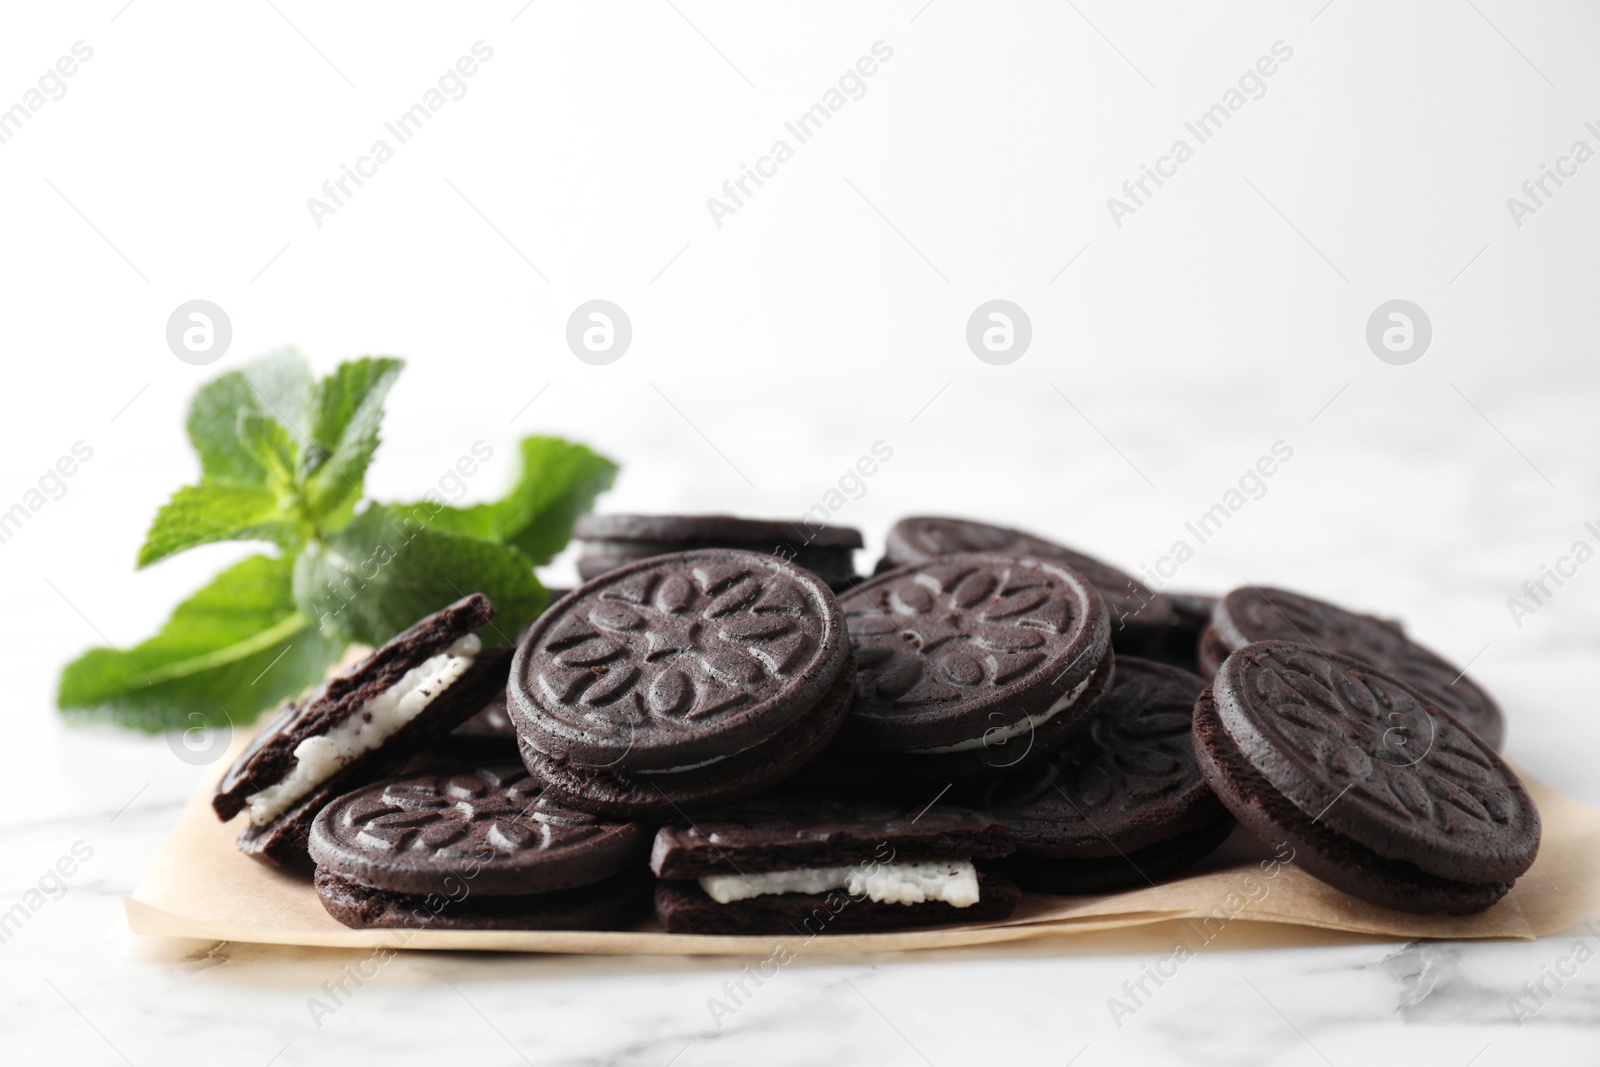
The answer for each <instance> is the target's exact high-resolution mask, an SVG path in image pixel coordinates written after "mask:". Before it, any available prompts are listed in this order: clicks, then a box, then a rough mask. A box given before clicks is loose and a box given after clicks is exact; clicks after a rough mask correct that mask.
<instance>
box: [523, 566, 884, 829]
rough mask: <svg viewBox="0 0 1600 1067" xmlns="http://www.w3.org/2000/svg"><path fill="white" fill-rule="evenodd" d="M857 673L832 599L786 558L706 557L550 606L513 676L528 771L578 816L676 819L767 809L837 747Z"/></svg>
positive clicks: (622, 574)
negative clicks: (717, 810) (744, 807)
mask: <svg viewBox="0 0 1600 1067" xmlns="http://www.w3.org/2000/svg"><path fill="white" fill-rule="evenodd" d="M854 681H855V664H854V662H853V661H852V660H851V658H850V646H849V642H848V638H847V635H846V632H845V626H844V619H843V616H841V614H840V612H839V604H838V601H836V600H835V599H834V597H833V593H832V592H830V591H829V589H828V587H827V586H826V585H825V584H824V583H823V582H822V580H821V579H820V578H819V577H818V576H817V575H815V574H813V573H811V572H810V571H808V570H805V569H803V568H801V567H798V566H795V565H794V564H792V563H789V562H787V561H785V560H782V559H779V558H778V557H776V556H769V555H758V554H756V553H753V552H737V551H731V550H727V549H702V550H699V551H695V552H680V553H674V554H672V555H667V556H655V557H652V558H650V559H647V560H641V561H639V562H636V563H631V564H628V565H626V566H624V567H619V568H617V569H616V570H611V571H607V572H606V573H605V574H602V575H601V576H600V577H598V578H596V579H594V580H593V581H590V582H588V583H586V584H585V585H583V586H582V587H581V588H579V589H578V590H576V591H575V592H573V593H572V594H571V595H570V596H567V597H564V598H563V599H562V600H560V601H558V602H557V603H556V604H554V605H552V606H551V607H550V608H549V609H548V610H547V611H546V612H545V614H544V615H542V616H541V617H540V618H539V619H538V620H537V621H536V622H535V623H534V624H533V627H532V629H530V630H529V631H528V635H527V637H526V638H525V639H524V640H523V642H522V644H521V645H520V646H519V647H518V649H517V656H516V660H515V661H514V663H513V664H512V668H511V682H510V685H509V687H508V694H509V696H510V713H511V721H512V722H513V724H515V726H516V729H517V735H518V739H519V744H520V747H521V750H522V758H523V762H525V763H526V764H527V765H528V769H529V770H530V771H532V772H533V775H534V776H535V777H536V778H538V779H540V780H541V781H543V782H544V783H545V785H546V786H547V787H548V788H549V790H550V791H551V792H552V793H554V794H559V795H560V796H561V797H563V798H565V800H566V801H567V802H568V803H570V804H571V805H572V806H573V807H576V808H581V809H583V810H585V811H592V812H595V813H596V814H600V815H606V816H620V817H639V816H646V815H658V814H665V815H672V814H675V813H676V812H677V811H679V810H694V809H697V808H704V807H709V806H712V805H716V804H721V803H726V802H728V801H732V800H736V799H740V798H743V797H748V796H753V795H754V794H756V793H758V792H760V791H761V790H762V789H764V788H766V787H767V786H769V785H772V784H774V783H776V782H778V781H780V780H782V779H783V778H785V777H787V776H789V775H790V774H792V773H793V772H794V771H795V770H797V769H798V768H799V767H800V766H801V765H802V764H804V763H805V762H806V761H807V760H808V759H810V758H811V757H812V756H813V755H814V754H815V753H816V752H817V751H819V750H820V749H821V748H822V746H823V745H825V744H827V742H828V740H829V739H830V738H832V736H833V734H834V732H835V731H836V730H837V729H838V728H839V724H840V723H841V722H842V721H843V719H844V716H845V713H846V712H847V711H849V707H850V694H851V691H852V687H853V685H854Z"/></svg>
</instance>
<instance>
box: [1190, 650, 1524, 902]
mask: <svg viewBox="0 0 1600 1067" xmlns="http://www.w3.org/2000/svg"><path fill="white" fill-rule="evenodd" d="M1194 737H1195V758H1196V762H1197V763H1198V764H1199V767H1200V772H1201V773H1202V774H1203V775H1205V778H1206V781H1207V782H1208V783H1209V784H1210V786H1211V788H1212V789H1213V790H1214V791H1215V792H1216V794H1217V796H1218V797H1220V798H1221V800H1222V802H1223V803H1224V804H1226V805H1227V806H1228V808H1229V810H1231V811H1232V812H1233V814H1234V815H1235V816H1236V817H1237V818H1238V820H1239V821H1240V822H1241V823H1243V824H1244V825H1245V826H1246V827H1247V828H1248V829H1249V830H1251V831H1252V832H1253V833H1255V834H1256V836H1258V837H1260V838H1261V839H1262V840H1264V841H1269V842H1277V843H1287V844H1288V845H1289V846H1291V847H1292V848H1293V849H1294V862H1295V863H1296V864H1298V865H1299V866H1300V867H1301V868H1303V869H1304V870H1305V871H1306V872H1307V873H1308V874H1311V875H1314V876H1315V877H1317V878H1320V879H1321V880H1322V881H1324V882H1327V883H1328V884H1329V885H1331V886H1333V887H1334V888H1336V889H1340V890H1343V891H1344V892H1346V893H1349V894H1350V895H1351V896H1354V897H1359V898H1361V899H1362V900H1366V901H1370V902H1372V903H1374V904H1381V905H1383V906H1384V907H1389V908H1395V909H1398V910H1400V911H1407V912H1416V913H1421V914H1427V913H1435V912H1441V913H1444V914H1450V915H1465V914H1470V913H1472V912H1478V911H1482V910H1484V909H1485V908H1487V907H1489V906H1490V905H1492V904H1493V903H1494V902H1495V901H1497V900H1499V899H1500V898H1501V897H1503V896H1505V894H1506V893H1507V892H1509V891H1510V889H1511V885H1512V883H1513V882H1514V881H1515V880H1516V879H1517V877H1518V876H1519V875H1521V874H1522V873H1523V872H1524V871H1526V870H1527V869H1528V868H1529V867H1530V866H1532V864H1533V860H1534V856H1535V855H1536V854H1537V852H1538V849H1539V812H1538V810H1537V809H1536V808H1535V807H1534V804H1533V800H1532V799H1531V798H1530V797H1529V796H1528V793H1527V790H1526V789H1524V788H1523V785H1522V782H1521V781H1520V780H1518V778H1517V776H1516V774H1515V772H1513V771H1512V770H1511V769H1510V768H1509V767H1507V766H1506V765H1505V763H1504V762H1502V761H1501V759H1500V757H1499V756H1498V755H1497V754H1496V753H1495V751H1494V749H1493V748H1491V747H1489V745H1488V744H1487V743H1486V742H1484V741H1483V740H1482V739H1481V737H1480V736H1479V735H1477V734H1475V733H1473V732H1472V731H1471V730H1467V729H1465V728H1463V727H1462V725H1461V724H1460V722H1458V721H1457V720H1456V718H1455V717H1454V716H1452V715H1450V714H1449V713H1448V712H1445V711H1443V710H1441V709H1440V708H1439V707H1438V706H1437V705H1436V704H1434V703H1433V702H1432V701H1431V700H1430V699H1428V697H1427V696H1426V695H1425V694H1423V693H1421V692H1420V691H1418V690H1416V689H1414V688H1412V687H1411V686H1409V685H1407V684H1406V683H1404V682H1403V681H1401V680H1400V679H1398V678H1395V677H1393V676H1392V675H1388V674H1384V673H1382V672H1380V671H1378V670H1375V669H1374V668H1372V667H1371V666H1369V665H1368V664H1366V663H1363V662H1361V661H1359V660H1355V659H1352V658H1350V657H1348V656H1340V655H1336V654H1331V653H1324V652H1320V651H1318V650H1317V649H1315V648H1313V647H1312V646H1310V645H1304V644H1294V643H1291V642H1287V641H1266V642H1261V643H1258V644H1252V645H1247V646H1245V647H1244V648H1242V649H1240V650H1239V651H1237V652H1234V653H1232V654H1231V655H1229V656H1228V658H1227V659H1226V660H1224V661H1223V664H1222V669H1221V670H1219V671H1218V672H1217V677H1216V680H1215V681H1214V682H1213V683H1212V686H1211V688H1210V689H1208V690H1206V692H1205V693H1203V694H1201V697H1200V699H1199V701H1197V702H1196V704H1195V725H1194Z"/></svg>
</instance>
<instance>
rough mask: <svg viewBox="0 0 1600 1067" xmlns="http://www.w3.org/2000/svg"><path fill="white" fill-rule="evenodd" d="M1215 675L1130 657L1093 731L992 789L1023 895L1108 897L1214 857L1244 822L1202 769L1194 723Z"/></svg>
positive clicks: (984, 801)
mask: <svg viewBox="0 0 1600 1067" xmlns="http://www.w3.org/2000/svg"><path fill="white" fill-rule="evenodd" d="M1205 686H1206V683H1205V679H1203V678H1201V677H1200V676H1199V675H1195V674H1191V673H1189V672H1188V671H1183V670H1179V669H1178V668H1176V667H1169V666H1166V665H1164V664H1160V663H1154V662H1151V661H1149V660H1142V659H1135V658H1134V657H1132V656H1119V657H1118V658H1117V664H1116V670H1115V671H1114V673H1113V675H1112V682H1111V686H1110V687H1109V688H1108V689H1107V690H1106V692H1105V695H1104V696H1102V697H1101V698H1100V699H1099V700H1097V701H1096V702H1095V705H1094V709H1093V711H1092V713H1091V718H1090V721H1089V727H1088V730H1087V732H1086V733H1085V735H1084V736H1083V737H1082V738H1080V739H1079V740H1077V741H1074V742H1073V743H1072V744H1070V745H1068V746H1067V747H1065V748H1062V749H1059V750H1058V751H1056V752H1054V753H1052V754H1051V756H1050V758H1049V759H1047V760H1046V761H1044V763H1042V764H1040V765H1039V766H1037V767H1033V768H1030V769H1028V770H1026V771H1024V772H1022V773H1020V774H1012V775H1008V776H1007V777H1005V778H1003V779H1001V780H1000V781H998V782H994V783H991V784H989V785H987V786H985V787H984V789H983V790H982V792H981V794H980V797H981V802H980V803H979V804H978V806H979V807H981V808H982V809H983V810H984V811H987V812H989V813H990V814H991V815H993V816H994V817H995V818H997V819H999V820H1000V821H1001V822H1002V823H1004V824H1005V826H1006V829H1007V830H1008V831H1010V833H1011V839H1012V840H1013V841H1014V842H1016V845H1017V852H1016V855H1014V856H1012V857H1011V858H1010V859H1009V860H1006V861H1005V862H1004V864H1003V867H1002V869H1003V870H1005V871H1006V872H1007V873H1008V874H1010V875H1011V876H1012V877H1013V878H1015V879H1016V880H1017V882H1018V884H1020V885H1021V886H1022V887H1023V888H1024V889H1032V890H1037V891H1039V892H1045V893H1104V892H1109V891H1111V890H1116V889H1126V888H1129V887H1134V886H1145V885H1153V884H1154V883H1155V882H1156V881H1157V880H1159V879H1161V878H1164V877H1166V876H1168V875H1171V874H1174V873H1176V872H1178V871H1180V870H1182V869H1183V868H1185V867H1187V866H1190V865H1191V864H1193V863H1197V862H1199V861H1200V860H1201V859H1204V858H1205V857H1206V856H1207V855H1209V854H1210V853H1211V852H1212V851H1213V850H1215V849H1216V848H1217V846H1218V845H1220V844H1222V842H1223V841H1224V840H1226V839H1227V837H1228V834H1229V833H1230V832H1231V831H1232V829H1233V816H1231V815H1230V814H1228V810H1227V809H1226V808H1224V807H1223V806H1222V803H1221V802H1220V801H1218V800H1217V798H1216V796H1215V795H1213V794H1212V792H1211V789H1210V787H1208V786H1207V785H1206V781H1205V779H1204V778H1203V777H1202V776H1201V774H1200V770H1199V768H1198V767H1196V766H1195V760H1194V748H1193V745H1192V743H1191V738H1190V726H1191V722H1192V718H1193V713H1194V702H1195V699H1196V698H1197V697H1198V696H1199V695H1200V693H1201V691H1202V690H1203V689H1205Z"/></svg>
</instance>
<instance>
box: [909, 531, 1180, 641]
mask: <svg viewBox="0 0 1600 1067" xmlns="http://www.w3.org/2000/svg"><path fill="white" fill-rule="evenodd" d="M953 552H989V553H994V554H997V555H1005V556H1029V557H1033V558H1036V559H1046V560H1051V561H1053V562H1056V563H1064V564H1066V565H1067V566H1068V567H1071V568H1072V569H1073V570H1075V571H1077V572H1078V573H1079V574H1081V575H1083V576H1084V577H1085V578H1087V579H1088V580H1089V583H1090V584H1091V585H1093V586H1094V587H1095V588H1096V589H1097V590H1099V592H1100V596H1101V597H1102V598H1104V600H1105V602H1106V608H1107V609H1108V611H1109V612H1110V619H1111V640H1112V644H1113V645H1115V646H1116V650H1117V651H1118V652H1126V653H1127V654H1128V655H1133V656H1141V655H1149V654H1150V653H1151V652H1152V651H1153V650H1155V649H1156V648H1158V647H1159V646H1160V645H1161V644H1162V643H1163V642H1164V641H1166V640H1167V639H1168V632H1169V631H1170V630H1171V629H1172V627H1174V626H1176V625H1178V622H1179V620H1178V616H1177V615H1176V614H1175V613H1174V611H1173V608H1172V605H1171V603H1169V602H1168V600H1167V598H1166V597H1165V596H1163V595H1162V594H1160V593H1157V592H1155V591H1153V590H1151V589H1150V588H1149V587H1148V586H1146V585H1145V584H1144V583H1143V582H1140V581H1139V580H1137V579H1136V578H1134V577H1132V576H1131V575H1128V574H1125V573H1123V572H1122V571H1120V570H1118V569H1117V568H1116V567H1113V566H1111V565H1110V564H1108V563H1102V562H1101V561H1100V560H1098V559H1095V558H1094V557H1093V556H1086V555H1084V554H1083V553H1082V552H1076V551H1074V550H1072V549H1070V548H1067V547H1066V546H1065V545H1058V544H1056V543H1055V542H1054V541H1047V540H1045V539H1044V538H1042V537H1035V536H1034V535H1033V534H1030V533H1024V532H1023V531H1021V530H1011V529H1007V528H1006V527H1004V526H990V525H989V524H988V523H983V522H971V521H968V520H966V519H947V518H940V517H937V516H931V515H914V516H912V517H910V518H905V519H901V520H900V521H899V522H897V523H895V524H894V526H892V527H890V529H889V535H888V540H887V543H886V544H885V546H884V559H886V560H887V561H888V562H890V563H892V564H893V565H895V566H897V567H903V566H906V565H907V564H913V563H923V562H926V561H927V560H929V559H932V558H934V557H936V556H946V555H949V554H951V553H953Z"/></svg>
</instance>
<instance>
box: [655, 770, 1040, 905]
mask: <svg viewBox="0 0 1600 1067" xmlns="http://www.w3.org/2000/svg"><path fill="white" fill-rule="evenodd" d="M1010 851H1011V842H1010V840H1009V839H1008V838H1007V836H1006V832H1005V828H1004V827H1002V826H1001V825H1000V824H999V823H998V822H996V821H995V820H994V819H993V818H991V817H990V816H988V815H984V814H982V813H980V812H976V811H969V810H967V809H965V808H955V807H945V806H938V805H935V806H933V807H927V806H926V805H899V804H848V803H840V802H837V801H829V800H815V799H811V800H807V799H789V800H765V799H763V800H755V801H747V802H745V803H743V804H739V805H736V806H733V807H729V808H725V809H722V810H719V811H715V812H709V813H707V814H705V815H702V816H699V817H697V818H696V819H695V821H694V823H693V824H687V823H680V824H677V825H673V826H667V827H664V828H663V829H662V830H661V831H660V832H659V833H658V834H657V835H656V839H655V846H654V848H653V849H652V851H651V854H650V867H651V869H652V870H653V871H655V873H656V876H657V877H658V878H660V879H661V881H660V882H658V883H657V885H656V917H657V918H658V919H659V920H660V921H661V925H662V927H663V928H664V929H665V930H666V931H667V932H668V933H682V934H785V935H787V934H798V935H800V936H802V937H811V936H814V935H816V934H831V933H847V932H859V931H862V930H879V929H885V928H889V927H900V926H929V925H933V924H937V923H956V922H959V923H977V922H995V921H998V920H1000V919H1004V918H1006V917H1007V916H1009V915H1010V914H1011V912H1012V909H1014V908H1015V907H1016V903H1017V899H1018V896H1019V892H1018V890H1017V887H1016V885H1015V884H1014V883H1013V882H1012V881H1011V880H1010V879H1008V878H1006V877H1005V876H1004V875H1003V874H999V873H996V872H994V871H993V870H991V869H989V865H990V864H991V863H992V861H994V860H997V859H999V858H1000V857H1002V856H1005V855H1006V854H1008V853H1009V852H1010Z"/></svg>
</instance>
